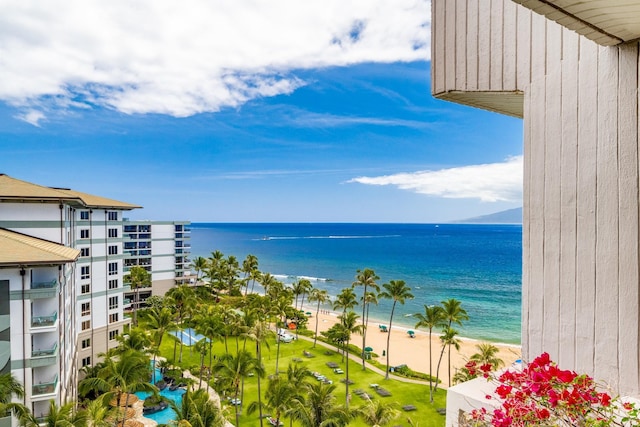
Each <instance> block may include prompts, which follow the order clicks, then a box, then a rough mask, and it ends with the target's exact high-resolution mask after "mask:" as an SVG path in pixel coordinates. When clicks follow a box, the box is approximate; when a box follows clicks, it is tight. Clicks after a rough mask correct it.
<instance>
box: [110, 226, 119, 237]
mask: <svg viewBox="0 0 640 427" xmlns="http://www.w3.org/2000/svg"><path fill="white" fill-rule="evenodd" d="M109 237H118V229H117V228H110V229H109Z"/></svg>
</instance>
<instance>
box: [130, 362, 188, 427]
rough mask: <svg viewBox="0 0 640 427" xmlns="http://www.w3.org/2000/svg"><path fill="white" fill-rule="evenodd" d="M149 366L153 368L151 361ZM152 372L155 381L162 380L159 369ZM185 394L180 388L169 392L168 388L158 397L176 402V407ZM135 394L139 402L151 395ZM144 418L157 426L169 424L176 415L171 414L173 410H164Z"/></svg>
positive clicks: (142, 392) (146, 393) (141, 392)
mask: <svg viewBox="0 0 640 427" xmlns="http://www.w3.org/2000/svg"><path fill="white" fill-rule="evenodd" d="M151 366H153V361H152V362H151ZM154 371H155V378H156V381H159V380H160V379H162V373H161V372H160V369H155V370H154ZM185 393H186V391H185V390H183V389H181V388H178V389H176V390H174V391H171V390H169V387H167V388H165V389H164V390H162V391H161V392H160V396H163V397H166V398H167V399H171V400H172V401H174V402H176V403H177V404H178V406H180V404H181V403H182V395H183V394H185ZM135 394H136V396H138V397H139V398H140V399H141V400H144V399H146V398H147V397H149V396H150V395H151V393H149V392H146V391H137V392H136V393H135ZM144 417H145V418H149V419H150V420H154V421H155V422H157V423H158V424H169V423H170V422H171V421H175V420H176V413H175V412H173V409H171V408H166V409H163V410H162V411H158V412H156V413H153V414H145V415H144Z"/></svg>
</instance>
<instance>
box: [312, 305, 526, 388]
mask: <svg viewBox="0 0 640 427" xmlns="http://www.w3.org/2000/svg"><path fill="white" fill-rule="evenodd" d="M305 311H310V312H312V313H313V315H312V316H311V317H310V318H309V323H308V324H307V328H308V329H309V330H311V331H315V328H316V321H317V322H318V333H320V332H321V331H325V330H327V329H329V328H330V327H331V326H333V325H334V324H335V323H336V322H338V317H337V316H338V313H332V312H329V313H326V312H325V313H323V312H322V310H321V312H320V314H319V315H318V317H317V318H316V310H315V309H314V308H313V307H305ZM385 324H386V325H387V326H388V323H385ZM413 331H414V332H415V337H414V338H410V337H409V335H408V334H407V329H406V328H400V327H396V326H394V327H393V330H392V331H391V332H386V333H385V332H381V331H380V330H379V328H378V323H377V322H375V321H369V331H368V333H367V346H368V347H372V348H373V351H374V352H375V353H377V354H378V355H379V356H380V357H378V361H380V363H386V362H387V357H386V356H382V350H386V348H387V336H388V335H389V334H391V338H390V343H389V354H388V355H387V356H388V357H389V365H390V366H395V365H400V364H403V363H404V364H406V365H408V366H409V367H410V368H411V369H413V370H416V371H420V372H425V373H428V372H429V333H428V331H422V330H419V329H413ZM431 339H432V348H433V368H432V369H433V373H434V375H435V372H436V364H437V363H438V357H439V355H440V351H441V349H442V346H441V345H440V338H439V336H438V335H437V334H436V333H435V331H434V334H433V335H432V338H431ZM352 342H353V343H354V344H355V345H357V346H358V347H361V346H362V336H361V335H356V336H354V337H353V339H352ZM480 342H481V341H477V340H472V339H466V338H461V344H460V350H456V349H455V348H453V349H452V353H451V373H452V375H453V374H454V373H455V368H460V367H462V366H464V364H465V363H466V362H467V360H468V359H469V357H471V355H473V354H474V353H477V348H476V344H478V343H480ZM493 344H494V345H495V346H496V347H498V348H499V349H500V352H499V354H498V357H500V358H501V359H502V360H503V361H504V363H505V366H507V367H508V366H510V365H511V364H512V363H513V362H515V361H516V360H518V359H520V358H521V348H520V346H517V345H509V344H497V343H493ZM447 351H448V350H445V353H444V356H443V359H442V364H441V366H440V378H441V379H442V381H443V386H445V387H446V386H447V385H448V384H447V383H448V380H447V378H446V377H447V357H448V355H447Z"/></svg>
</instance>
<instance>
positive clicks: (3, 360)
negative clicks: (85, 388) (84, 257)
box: [0, 229, 80, 427]
mask: <svg viewBox="0 0 640 427" xmlns="http://www.w3.org/2000/svg"><path fill="white" fill-rule="evenodd" d="M79 255H80V251H79V250H77V249H73V248H69V247H67V246H64V245H60V244H58V243H54V242H50V241H47V240H44V239H38V238H35V237H30V236H27V235H24V234H21V233H16V232H13V231H9V230H6V229H0V373H3V374H4V373H9V372H11V373H12V374H13V376H14V378H15V379H17V380H18V381H20V382H21V383H22V384H23V386H24V390H25V396H24V399H23V400H22V402H21V403H23V404H24V405H25V406H27V407H29V408H30V409H31V410H32V411H33V413H34V414H35V415H36V416H42V415H44V414H46V413H47V412H48V410H49V401H50V400H54V401H55V402H56V403H57V404H60V403H61V402H64V401H65V400H66V399H67V398H73V397H74V396H75V395H76V386H77V371H78V370H77V368H76V366H75V360H74V357H73V356H74V354H75V349H76V340H75V330H76V325H75V319H76V316H75V306H74V305H73V301H74V298H75V283H76V281H75V261H76V260H77V258H78V256H79ZM63 331H69V333H63ZM64 373H68V374H64ZM0 426H2V427H8V426H11V417H4V418H0Z"/></svg>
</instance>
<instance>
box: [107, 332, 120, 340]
mask: <svg viewBox="0 0 640 427" xmlns="http://www.w3.org/2000/svg"><path fill="white" fill-rule="evenodd" d="M118 335H120V331H109V341H113V340H115V339H116V337H117V336H118Z"/></svg>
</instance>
